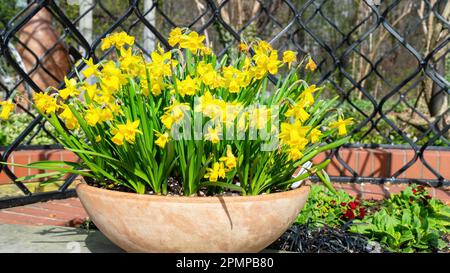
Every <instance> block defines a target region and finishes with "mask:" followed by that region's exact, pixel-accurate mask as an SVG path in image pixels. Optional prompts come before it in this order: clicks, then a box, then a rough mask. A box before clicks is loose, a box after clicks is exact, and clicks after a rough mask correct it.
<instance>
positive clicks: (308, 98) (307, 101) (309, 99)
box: [299, 84, 319, 106]
mask: <svg viewBox="0 0 450 273" xmlns="http://www.w3.org/2000/svg"><path fill="white" fill-rule="evenodd" d="M317 90H319V88H317V87H316V85H315V84H312V85H310V86H308V87H306V88H305V90H303V92H302V93H301V94H300V96H299V99H300V101H301V102H300V104H302V105H304V106H311V105H313V104H314V96H313V93H314V92H316V91H317Z"/></svg>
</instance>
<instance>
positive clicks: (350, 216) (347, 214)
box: [344, 209, 355, 220]
mask: <svg viewBox="0 0 450 273" xmlns="http://www.w3.org/2000/svg"><path fill="white" fill-rule="evenodd" d="M344 217H345V218H347V219H350V220H352V219H354V218H355V214H354V213H353V211H352V210H350V209H348V210H347V211H346V212H345V214H344Z"/></svg>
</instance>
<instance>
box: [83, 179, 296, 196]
mask: <svg viewBox="0 0 450 273" xmlns="http://www.w3.org/2000/svg"><path fill="white" fill-rule="evenodd" d="M85 181H86V183H87V184H88V185H90V186H93V187H96V188H101V189H107V190H112V191H120V192H129V193H135V191H133V190H132V189H130V188H128V187H126V186H123V185H117V184H115V183H112V182H104V183H100V182H99V181H96V180H93V179H92V178H90V177H85ZM235 182H236V181H235ZM287 190H291V189H287ZM287 190H286V189H283V190H278V189H275V190H273V192H272V193H276V192H283V191H287ZM145 194H148V195H154V194H155V193H154V192H153V191H151V190H150V189H148V190H146V191H145ZM166 195H167V196H184V193H183V186H182V184H181V182H180V178H178V177H169V178H168V180H167V194H166ZM194 196H197V197H206V196H241V193H240V192H239V191H233V190H229V189H227V190H225V191H222V192H219V191H218V189H217V191H214V189H213V190H211V189H208V188H206V187H204V188H200V189H199V191H198V192H197V193H196V195H194Z"/></svg>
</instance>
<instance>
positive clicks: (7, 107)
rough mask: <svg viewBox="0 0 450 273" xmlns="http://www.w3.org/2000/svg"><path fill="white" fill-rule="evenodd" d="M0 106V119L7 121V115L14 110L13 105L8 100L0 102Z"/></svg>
mask: <svg viewBox="0 0 450 273" xmlns="http://www.w3.org/2000/svg"><path fill="white" fill-rule="evenodd" d="M0 106H1V107H2V112H1V113H0V119H3V120H7V119H8V118H9V115H10V114H11V112H12V111H13V110H14V103H12V102H11V101H10V100H7V101H2V102H0Z"/></svg>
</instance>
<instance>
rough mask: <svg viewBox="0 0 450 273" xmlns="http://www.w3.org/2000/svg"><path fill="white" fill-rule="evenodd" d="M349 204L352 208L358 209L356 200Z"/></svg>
mask: <svg viewBox="0 0 450 273" xmlns="http://www.w3.org/2000/svg"><path fill="white" fill-rule="evenodd" d="M348 205H349V206H350V208H351V209H356V204H355V202H349V203H348Z"/></svg>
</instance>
